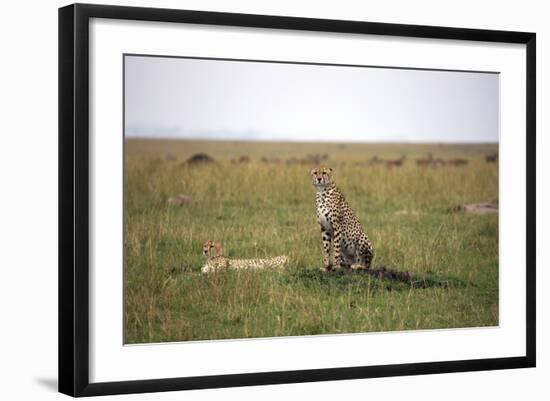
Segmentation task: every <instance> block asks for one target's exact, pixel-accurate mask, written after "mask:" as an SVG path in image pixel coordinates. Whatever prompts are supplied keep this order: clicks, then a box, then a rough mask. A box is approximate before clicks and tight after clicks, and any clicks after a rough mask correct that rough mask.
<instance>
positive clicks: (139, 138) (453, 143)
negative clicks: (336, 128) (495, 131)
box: [124, 135, 500, 145]
mask: <svg viewBox="0 0 550 401" xmlns="http://www.w3.org/2000/svg"><path fill="white" fill-rule="evenodd" d="M124 139H125V140H126V139H129V140H160V141H187V142H191V141H204V142H276V143H284V142H291V143H329V144H330V143H332V144H342V143H354V144H373V143H384V144H444V145H468V144H475V145H498V144H499V143H500V141H496V142H487V141H479V142H477V141H463V142H462V141H436V140H433V141H432V140H427V141H424V140H419V141H408V140H366V141H355V140H344V141H336V140H324V139H312V140H308V139H301V140H292V139H262V138H259V139H236V138H212V137H208V138H195V137H183V138H178V137H174V136H164V137H163V136H129V135H124Z"/></svg>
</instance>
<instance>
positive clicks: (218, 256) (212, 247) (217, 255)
mask: <svg viewBox="0 0 550 401" xmlns="http://www.w3.org/2000/svg"><path fill="white" fill-rule="evenodd" d="M202 252H203V254H204V256H206V263H205V264H204V266H203V267H202V269H201V272H203V273H210V272H216V271H219V270H227V269H230V270H246V269H251V270H259V269H279V268H282V267H284V266H285V264H286V263H287V262H288V257H286V256H277V257H275V258H268V259H229V258H226V257H225V256H223V248H222V246H221V244H220V243H219V242H217V241H210V240H209V241H206V242H205V243H204V245H203V246H202Z"/></svg>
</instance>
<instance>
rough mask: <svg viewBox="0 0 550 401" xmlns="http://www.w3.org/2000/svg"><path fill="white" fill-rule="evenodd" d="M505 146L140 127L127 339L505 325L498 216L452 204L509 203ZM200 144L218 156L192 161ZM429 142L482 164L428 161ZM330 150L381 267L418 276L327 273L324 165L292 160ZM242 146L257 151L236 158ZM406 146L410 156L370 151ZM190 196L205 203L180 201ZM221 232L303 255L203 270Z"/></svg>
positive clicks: (261, 252)
mask: <svg viewBox="0 0 550 401" xmlns="http://www.w3.org/2000/svg"><path fill="white" fill-rule="evenodd" d="M496 150H497V145H495V144H487V145H402V144H302V143H298V144H296V143H263V142H256V143H253V142H248V143H246V142H214V141H166V140H131V139H127V140H126V142H125V175H124V178H125V186H124V206H125V223H124V238H125V243H124V247H125V262H124V264H125V265H124V269H125V270H124V272H125V276H124V277H125V301H124V302H125V341H126V343H144V342H164V341H184V340H204V339H225V338H245V337H266V336H268V337H272V336H295V335H313V334H332V333H355V332H370V331H391V330H415V329H435V328H456V327H474V326H475V327H480V326H494V325H498V215H497V214H487V215H471V214H466V213H461V212H450V211H449V209H450V208H453V207H455V206H457V205H461V204H465V203H472V202H498V163H487V162H486V161H485V158H484V156H485V154H488V153H492V152H495V151H496ZM199 152H204V153H207V154H208V155H210V156H211V157H212V158H214V159H215V163H211V164H204V165H193V166H191V165H187V164H185V163H184V161H185V160H186V159H188V158H189V157H191V156H192V155H194V154H196V153H199ZM428 152H431V153H433V155H434V157H441V158H443V159H449V158H453V157H460V158H464V159H467V160H468V164H467V165H464V166H460V167H455V166H443V167H439V168H430V167H420V166H417V165H416V163H415V159H416V158H419V157H426V155H427V153H428ZM317 153H320V154H324V153H326V154H328V155H329V160H328V161H327V162H326V164H327V165H330V166H331V167H333V168H334V173H333V178H334V181H335V182H336V183H337V185H338V186H339V187H340V189H341V190H342V192H343V193H344V194H345V196H346V199H347V201H348V203H349V204H350V205H351V207H352V208H353V209H354V211H355V212H356V214H357V215H358V217H359V219H360V220H361V222H362V224H363V227H364V228H365V230H366V232H367V233H368V235H369V237H370V239H371V240H372V242H373V244H374V247H375V255H376V256H375V259H374V263H373V265H374V268H375V269H376V268H377V267H379V266H386V267H389V268H391V269H394V270H396V271H408V272H409V273H410V276H411V279H410V280H408V281H399V280H392V279H391V278H388V277H378V276H373V275H368V274H361V273H355V272H349V273H346V274H338V273H323V272H321V271H320V267H321V263H322V255H321V238H320V229H319V225H318V224H317V221H316V217H315V189H314V187H313V186H312V185H311V183H310V178H309V170H310V168H311V166H310V165H306V164H303V165H302V164H299V163H292V164H290V165H287V164H286V163H285V160H288V159H291V158H304V157H305V156H306V155H308V154H317ZM166 155H169V157H166ZM242 155H247V156H249V157H250V159H251V162H249V163H232V162H231V159H235V158H238V157H240V156H242ZM401 155H407V158H406V159H405V162H404V164H403V165H402V166H401V167H394V168H388V167H386V166H385V165H383V164H377V165H368V164H367V163H366V162H367V161H368V160H369V159H370V158H372V157H373V156H378V157H379V158H382V159H397V158H399V157H400V156H401ZM264 156H265V157H267V158H279V159H280V160H281V163H279V164H278V163H262V162H261V161H260V160H261V158H262V157H264ZM167 159H168V160H167ZM177 194H185V195H187V196H189V197H191V198H192V202H191V203H190V204H185V205H182V206H171V205H168V204H167V199H168V198H169V197H170V196H173V195H177ZM207 239H214V240H219V241H221V242H222V243H223V245H224V249H225V254H226V255H227V256H229V257H233V258H256V257H270V256H277V255H282V254H285V255H288V256H289V258H290V264H289V266H288V267H287V269H286V270H284V271H280V272H276V271H259V272H258V271H240V272H224V273H216V274H200V268H201V266H202V264H203V262H204V259H203V257H202V255H201V246H202V243H203V242H204V241H205V240H207Z"/></svg>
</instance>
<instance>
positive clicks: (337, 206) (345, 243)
mask: <svg viewBox="0 0 550 401" xmlns="http://www.w3.org/2000/svg"><path fill="white" fill-rule="evenodd" d="M331 174H332V168H328V167H316V168H314V169H313V170H311V172H310V175H311V181H312V183H313V185H314V186H315V188H316V189H317V195H316V203H317V221H318V222H319V225H320V226H321V234H322V238H323V269H324V270H325V271H328V270H331V269H332V268H333V266H332V264H331V263H330V247H331V241H334V264H335V267H337V268H338V267H341V266H343V265H351V267H352V268H353V269H359V268H361V269H368V268H369V267H370V264H371V262H372V258H373V257H374V250H373V247H372V244H371V242H370V241H369V238H368V237H367V234H365V232H364V231H363V228H362V227H361V223H360V222H359V219H358V218H357V217H356V216H355V214H354V213H353V211H352V210H351V208H350V207H349V205H348V203H347V202H346V200H345V199H344V195H342V192H340V190H339V189H338V187H337V186H336V184H334V182H332V178H331Z"/></svg>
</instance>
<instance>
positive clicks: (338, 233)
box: [334, 226, 342, 269]
mask: <svg viewBox="0 0 550 401" xmlns="http://www.w3.org/2000/svg"><path fill="white" fill-rule="evenodd" d="M334 267H335V268H337V269H339V268H341V267H342V230H341V229H340V227H338V226H337V227H335V228H334Z"/></svg>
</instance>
